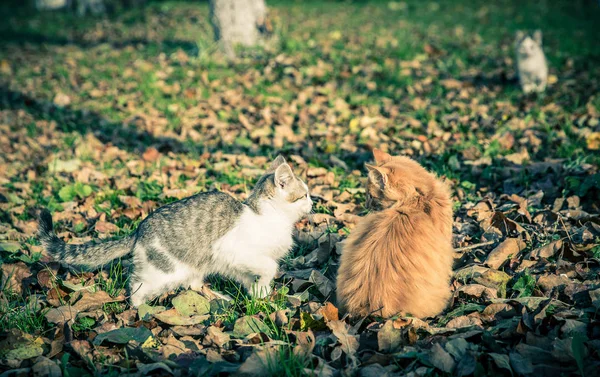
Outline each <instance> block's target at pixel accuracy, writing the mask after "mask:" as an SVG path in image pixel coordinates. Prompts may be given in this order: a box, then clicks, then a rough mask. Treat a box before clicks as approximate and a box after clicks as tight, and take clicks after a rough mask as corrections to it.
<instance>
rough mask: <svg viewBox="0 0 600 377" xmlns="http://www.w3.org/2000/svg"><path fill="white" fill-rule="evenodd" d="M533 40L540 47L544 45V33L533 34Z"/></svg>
mask: <svg viewBox="0 0 600 377" xmlns="http://www.w3.org/2000/svg"><path fill="white" fill-rule="evenodd" d="M533 40H534V41H535V42H536V43H537V44H538V45H540V46H541V45H542V31H541V30H539V29H538V30H536V31H534V32H533Z"/></svg>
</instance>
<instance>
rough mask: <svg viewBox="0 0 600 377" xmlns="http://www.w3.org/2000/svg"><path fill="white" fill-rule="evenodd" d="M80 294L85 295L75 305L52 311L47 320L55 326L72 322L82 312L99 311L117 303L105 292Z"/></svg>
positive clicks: (46, 315) (47, 314) (48, 313)
mask: <svg viewBox="0 0 600 377" xmlns="http://www.w3.org/2000/svg"><path fill="white" fill-rule="evenodd" d="M52 291H53V290H51V291H50V292H52ZM80 292H83V295H82V297H81V298H80V299H79V300H78V301H77V302H76V303H75V304H73V305H63V306H60V307H58V308H52V309H50V310H49V311H48V312H47V313H46V314H45V317H46V320H47V321H48V322H50V323H55V324H61V323H64V322H68V321H72V320H74V319H75V318H76V317H77V314H79V313H80V312H84V311H89V310H94V309H98V308H100V307H102V305H104V304H106V303H108V302H112V301H115V300H114V299H113V298H112V297H110V296H109V294H108V293H106V292H104V291H97V292H93V293H89V292H88V291H86V290H82V291H80Z"/></svg>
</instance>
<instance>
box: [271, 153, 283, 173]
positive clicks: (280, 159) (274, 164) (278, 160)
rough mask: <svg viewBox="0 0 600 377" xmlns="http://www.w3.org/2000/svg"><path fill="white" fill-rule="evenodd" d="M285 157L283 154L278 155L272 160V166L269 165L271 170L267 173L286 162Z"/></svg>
mask: <svg viewBox="0 0 600 377" xmlns="http://www.w3.org/2000/svg"><path fill="white" fill-rule="evenodd" d="M285 163H286V162H285V158H283V156H282V155H277V157H276V158H275V159H274V160H273V162H271V166H269V170H267V173H272V172H274V171H275V170H276V169H277V168H278V167H279V166H280V165H281V164H285Z"/></svg>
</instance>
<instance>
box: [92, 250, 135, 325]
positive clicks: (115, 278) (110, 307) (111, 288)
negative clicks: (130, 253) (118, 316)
mask: <svg viewBox="0 0 600 377" xmlns="http://www.w3.org/2000/svg"><path fill="white" fill-rule="evenodd" d="M128 281H129V276H128V275H127V274H126V273H125V271H124V270H123V265H122V264H121V260H120V259H119V260H115V261H112V262H111V264H110V265H109V267H108V270H107V277H106V278H105V277H104V276H103V274H102V273H100V274H98V280H97V288H98V289H100V290H102V291H104V292H106V293H108V294H109V296H111V297H113V298H116V297H118V296H119V295H121V294H125V291H126V288H127V282H128ZM125 309H126V303H125V302H111V303H108V304H104V310H105V311H106V312H109V313H120V312H122V311H124V310H125Z"/></svg>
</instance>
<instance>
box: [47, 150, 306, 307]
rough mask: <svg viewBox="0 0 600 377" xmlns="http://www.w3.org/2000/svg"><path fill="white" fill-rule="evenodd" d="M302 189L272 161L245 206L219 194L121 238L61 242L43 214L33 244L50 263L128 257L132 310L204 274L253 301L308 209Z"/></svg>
mask: <svg viewBox="0 0 600 377" xmlns="http://www.w3.org/2000/svg"><path fill="white" fill-rule="evenodd" d="M311 208H312V200H311V199H310V195H309V193H308V187H307V186H306V184H305V183H304V182H303V181H302V180H300V179H299V178H298V177H296V176H295V175H294V173H293V172H292V169H291V168H290V166H289V165H288V164H287V163H286V161H285V159H284V158H283V157H281V156H278V157H277V158H276V159H275V160H274V161H273V163H272V164H271V167H270V168H269V170H268V171H267V172H266V173H265V174H264V175H263V176H262V177H261V178H260V179H259V181H258V183H257V184H256V186H255V187H254V189H253V190H252V192H251V194H250V195H249V197H248V199H247V200H246V201H245V202H240V201H238V200H236V199H234V198H233V197H231V196H230V195H228V194H226V193H222V192H218V191H213V192H205V193H200V194H197V195H194V196H191V197H189V198H186V199H183V200H180V201H177V202H174V203H170V204H168V205H165V206H163V207H161V208H159V209H157V210H156V211H154V212H153V213H151V214H150V215H148V217H147V218H146V219H144V221H142V222H141V223H140V225H139V227H138V228H137V229H136V230H135V231H134V232H133V233H132V234H131V235H129V236H127V237H125V238H122V239H120V240H113V241H105V242H101V243H93V242H89V243H86V244H83V245H67V244H66V243H65V242H64V241H63V240H61V239H59V238H58V237H57V236H56V235H55V234H54V232H53V229H52V217H51V215H50V213H49V212H48V211H46V210H43V211H42V213H41V216H40V229H39V234H38V236H39V239H40V241H41V242H42V245H43V246H44V247H45V249H46V250H47V251H48V253H49V254H50V255H52V256H53V257H54V258H55V259H57V260H59V261H62V262H65V263H68V264H72V265H79V266H83V267H87V268H93V267H98V266H102V265H104V264H106V263H108V262H110V261H111V260H113V259H115V258H119V257H122V256H124V255H127V254H129V253H131V252H133V273H132V275H131V278H130V285H129V289H130V294H131V301H132V304H133V306H136V307H137V306H139V305H141V304H143V303H144V302H145V301H146V300H149V299H151V298H153V297H155V296H158V295H160V294H161V293H164V292H166V291H168V290H171V289H174V288H177V287H179V286H185V287H191V288H192V289H194V290H200V289H201V288H202V285H203V284H204V278H205V277H206V276H207V275H209V274H220V275H222V276H226V277H230V278H232V279H234V280H236V281H238V282H240V283H241V284H242V285H244V287H246V289H248V290H249V292H250V294H252V295H254V296H255V297H265V296H267V295H269V294H270V292H271V281H272V280H273V277H274V276H275V273H276V272H277V268H278V260H280V259H281V258H282V257H283V256H285V255H286V253H287V252H288V251H289V250H290V248H291V247H292V244H293V240H292V229H293V227H294V223H296V222H297V221H298V220H300V219H301V218H302V217H303V216H304V215H306V214H307V213H309V212H310V210H311Z"/></svg>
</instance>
